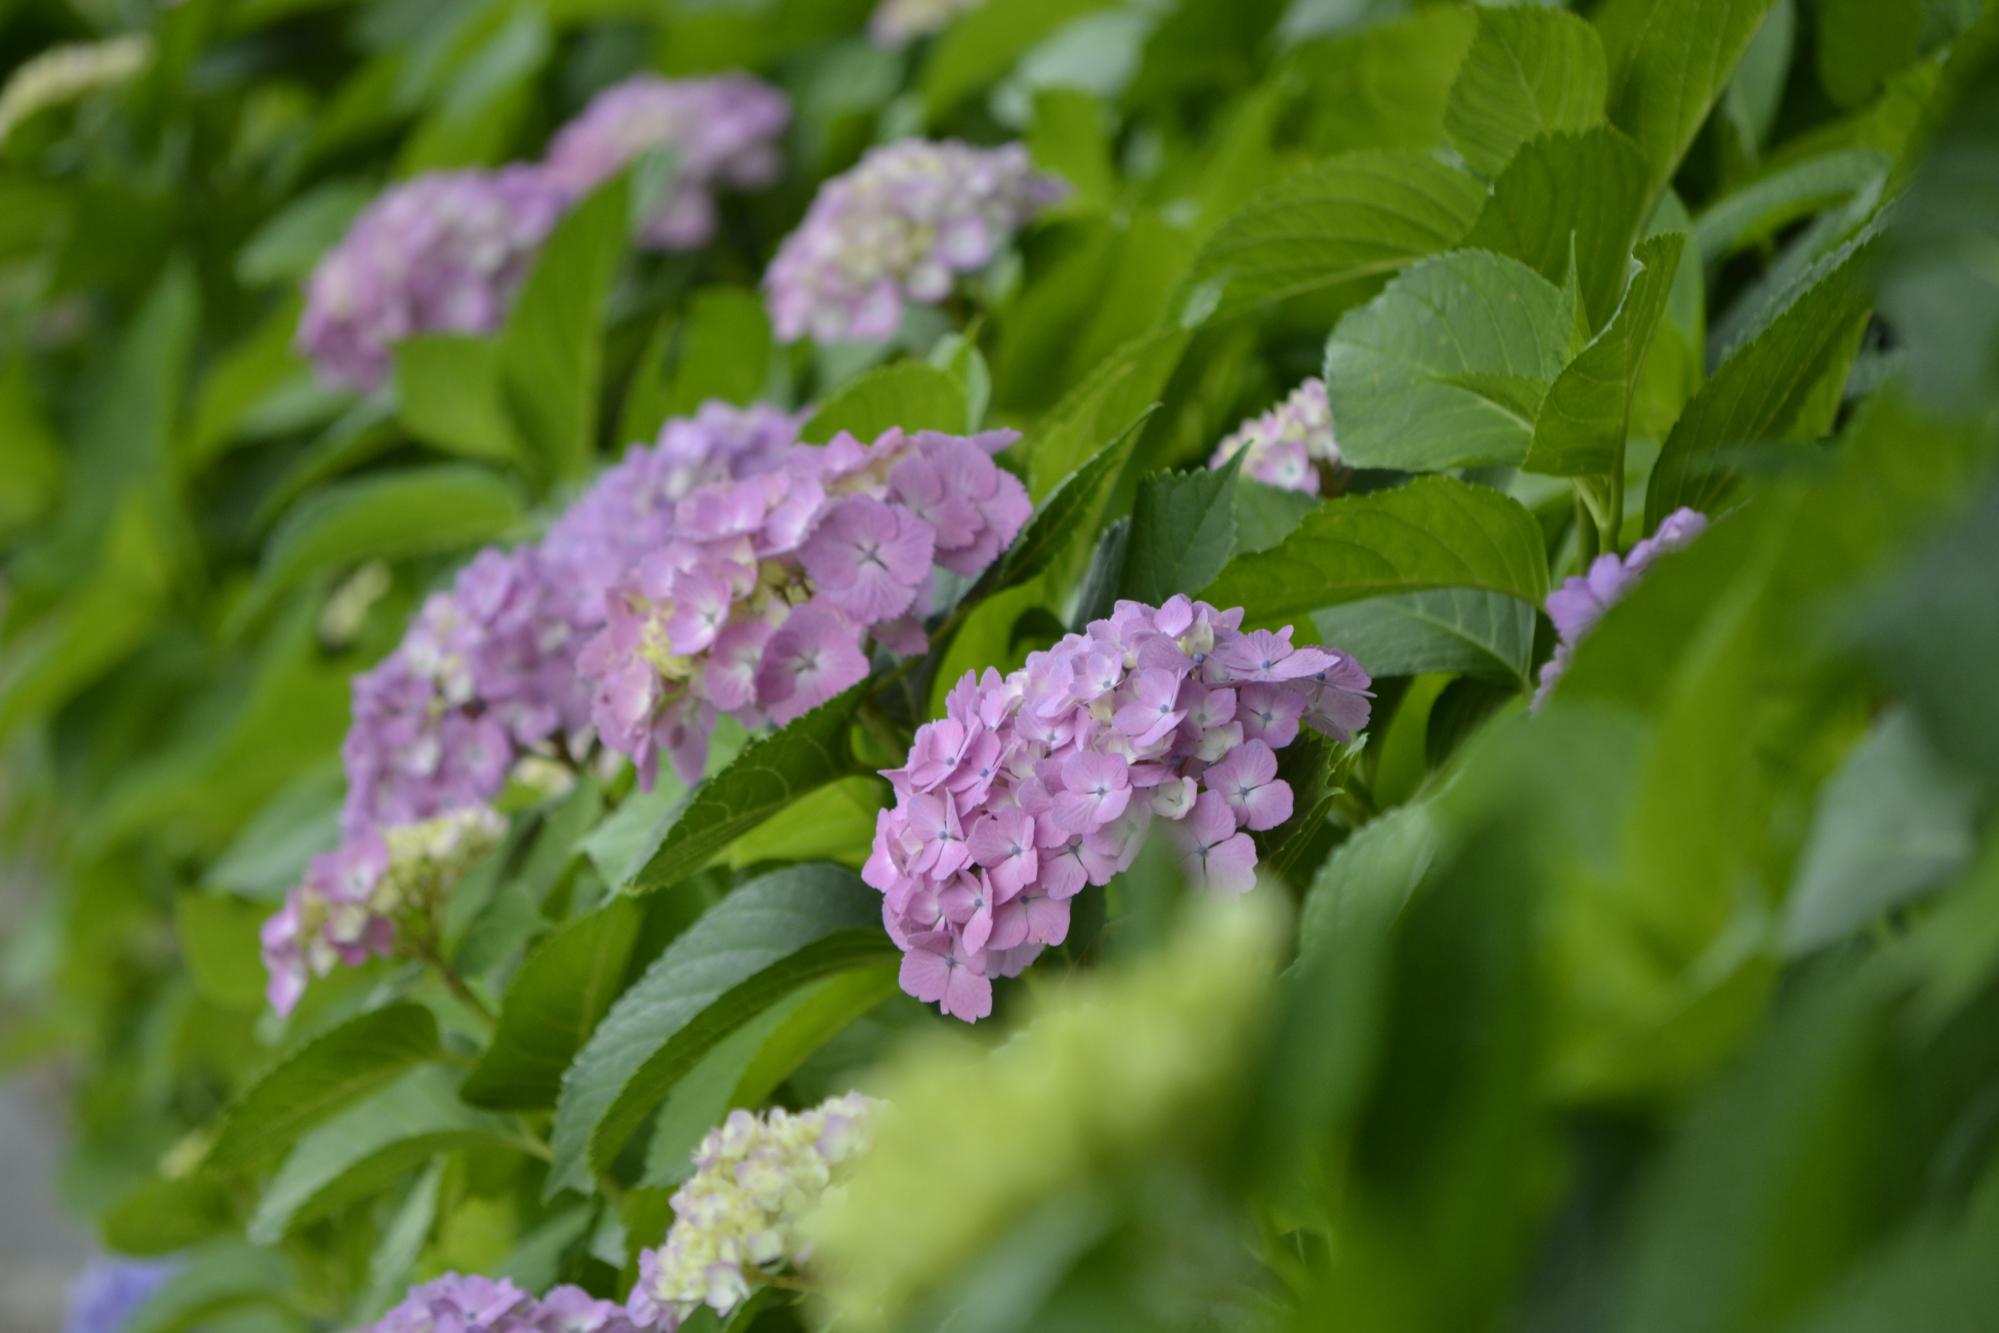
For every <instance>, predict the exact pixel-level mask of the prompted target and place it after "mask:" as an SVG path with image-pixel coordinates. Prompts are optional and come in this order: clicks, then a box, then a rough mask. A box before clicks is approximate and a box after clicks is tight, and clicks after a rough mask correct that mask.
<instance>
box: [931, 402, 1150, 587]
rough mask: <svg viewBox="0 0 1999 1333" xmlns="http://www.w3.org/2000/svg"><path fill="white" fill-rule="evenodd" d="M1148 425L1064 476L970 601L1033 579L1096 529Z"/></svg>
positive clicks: (1140, 424) (1123, 434)
mask: <svg viewBox="0 0 1999 1333" xmlns="http://www.w3.org/2000/svg"><path fill="white" fill-rule="evenodd" d="M1147 415H1150V414H1149V413H1147ZM1144 429H1145V417H1143V416H1141V417H1140V418H1139V419H1138V420H1136V421H1132V422H1130V423H1129V424H1128V425H1126V426H1125V428H1124V429H1123V430H1122V431H1120V432H1118V434H1117V436H1116V437H1115V438H1114V439H1112V440H1111V442H1110V443H1108V444H1106V445H1104V446H1103V447H1102V448H1100V449H1098V450H1097V451H1096V452H1095V453H1094V454H1092V455H1090V456H1089V457H1088V458H1086V459H1084V461H1083V462H1082V463H1081V465H1079V466H1078V467H1077V468H1076V470H1075V471H1074V472H1071V473H1070V474H1069V475H1068V476H1066V477H1064V478H1063V479H1062V480H1061V482H1060V483H1059V484H1058V485H1057V486H1056V487H1055V489H1054V490H1052V491H1050V492H1049V493H1048V495H1047V497H1046V498H1045V499H1043V500H1042V502H1041V504H1040V506H1039V507H1038V508H1036V509H1035V511H1034V514H1033V516H1032V517H1030V518H1029V519H1028V520H1027V523H1026V526H1024V527H1022V528H1021V530H1020V535H1019V536H1017V537H1015V538H1014V539H1013V544H1012V545H1011V546H1009V547H1007V548H1006V550H1004V551H1002V552H1001V553H1000V557H999V559H998V560H995V561H994V562H993V564H992V566H991V567H990V568H989V569H987V570H986V572H985V573H984V574H982V575H980V577H979V581H978V582H977V583H975V584H973V585H972V590H971V591H970V592H969V593H967V594H966V595H965V597H966V601H967V603H968V604H969V603H971V602H975V601H982V600H984V599H985V598H988V597H991V596H993V595H994V594H996V593H1001V592H1004V591H1006V590H1007V589H1008V588H1013V587H1017V586H1018V585H1020V584H1022V583H1025V582H1027V581H1028V580H1029V579H1031V578H1033V577H1034V576H1035V575H1037V574H1039V573H1040V572H1041V571H1042V570H1044V569H1046V568H1048V566H1049V565H1051V564H1053V563H1054V562H1055V560H1056V558H1057V557H1058V556H1060V555H1061V554H1062V553H1063V552H1064V551H1066V550H1068V549H1069V548H1070V546H1071V545H1072V544H1073V543H1075V542H1077V541H1078V540H1080V539H1081V537H1082V536H1083V535H1084V534H1094V533H1095V532H1096V530H1097V520H1098V515H1099V513H1100V512H1101V510H1102V508H1103V505H1104V502H1105V500H1106V499H1107V498H1108V497H1109V495H1110V493H1111V490H1112V488H1113V487H1114V486H1116V484H1117V479H1118V476H1119V474H1120V473H1121V472H1123V470H1124V464H1125V459H1126V458H1127V457H1128V456H1129V455H1130V453H1131V449H1132V446H1133V445H1134V444H1135V443H1136V442H1137V440H1138V435H1139V432H1140V431H1142V430H1144Z"/></svg>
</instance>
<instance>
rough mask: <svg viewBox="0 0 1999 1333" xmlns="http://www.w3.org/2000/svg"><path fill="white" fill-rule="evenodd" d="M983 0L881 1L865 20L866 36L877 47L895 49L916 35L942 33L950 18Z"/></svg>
mask: <svg viewBox="0 0 1999 1333" xmlns="http://www.w3.org/2000/svg"><path fill="white" fill-rule="evenodd" d="M985 2H986V0H881V3H880V4H878V5H876V6H875V12H874V16H873V17H872V18H870V19H869V20H868V35H869V36H870V37H872V38H874V42H875V45H876V46H883V47H887V48H888V49H890V50H894V49H896V48H897V47H902V46H907V45H909V43H911V42H913V41H915V40H916V39H917V38H918V37H928V36H929V35H930V34H931V33H933V32H942V31H943V30H944V29H945V28H947V27H949V26H950V25H951V20H952V19H954V18H956V17H958V15H960V14H963V13H965V12H967V11H968V10H973V9H977V8H978V7H979V6H980V5H982V4H984V3H985Z"/></svg>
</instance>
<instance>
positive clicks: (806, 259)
mask: <svg viewBox="0 0 1999 1333" xmlns="http://www.w3.org/2000/svg"><path fill="white" fill-rule="evenodd" d="M1067 192H1068V187H1067V186H1066V185H1064V184H1063V183H1062V182H1061V181H1059V180H1057V179H1056V178H1054V177H1052V176H1046V175H1042V174H1040V173H1039V172H1036V171H1035V170H1034V167H1033V164H1032V163H1031V162H1030V161H1029V160H1028V156H1027V149H1026V148H1025V147H1024V146H1023V145H1020V144H1009V145H1007V146H1005V147H1003V148H995V149H980V148H974V147H972V146H970V145H969V144H964V143H960V142H958V141H956V140H946V141H943V142H935V143H933V142H930V141H927V140H923V139H905V140H903V141H901V142H898V143H892V144H887V145H885V146H883V147H879V148H875V149H872V150H870V151H869V153H868V154H867V156H865V157H863V158H862V159H861V161H860V163H859V165H857V166H855V167H854V168H853V170H851V171H849V172H847V173H846V174H844V175H841V176H836V177H834V178H833V179H832V180H830V181H828V182H826V184H825V185H824V186H823V187H821V189H820V191H819V194H818V197H817V198H815V199H814V200H813V201H812V207H811V209H810V211H808V212H807V213H806V215H805V221H804V222H803V223H802V224H800V226H799V228H798V230H797V231H795V232H793V233H792V234H791V235H790V236H788V237H786V238H785V241H784V244H783V245H781V246H780V247H779V248H778V252H777V257H776V258H775V259H773V260H772V261H771V265H770V270H769V272H767V273H766V274H765V275H764V291H765V294H766V297H767V301H768V304H769V307H770V313H771V319H772V322H773V323H774V324H775V325H776V328H777V332H778V336H779V337H781V338H783V339H785V340H786V341H792V340H794V339H798V338H802V337H804V336H806V335H807V334H810V335H811V336H812V337H814V338H817V339H819V340H820V341H822V342H870V341H875V340H879V339H883V338H887V337H888V336H890V335H891V334H893V333H894V332H895V331H896V328H897V326H899V325H900V324H901V322H902V311H903V305H904V303H905V302H913V303H915V304H917V305H935V304H937V303H938V302H940V301H942V300H943V299H944V298H945V297H946V296H948V295H949V294H950V292H951V285H952V283H953V282H954V281H955V280H956V278H957V276H958V275H959V274H963V273H972V272H976V271H977V270H979V269H982V268H984V267H985V266H986V265H988V264H990V263H991V262H992V261H993V259H994V258H995V257H996V256H997V255H998V254H999V252H1000V249H1001V247H1003V246H1004V245H1005V244H1006V242H1007V240H1008V239H1009V238H1010V237H1011V236H1012V235H1013V233H1014V232H1016V231H1018V230H1019V229H1020V228H1021V227H1022V226H1024V225H1026V223H1027V221H1028V220H1029V219H1030V218H1032V217H1033V216H1034V215H1035V213H1037V212H1039V211H1040V210H1041V209H1042V208H1044V207H1046V206H1047V205H1049V204H1051V203H1054V202H1056V201H1057V200H1059V199H1061V198H1062V197H1063V196H1064V195H1065V194H1066V193H1067Z"/></svg>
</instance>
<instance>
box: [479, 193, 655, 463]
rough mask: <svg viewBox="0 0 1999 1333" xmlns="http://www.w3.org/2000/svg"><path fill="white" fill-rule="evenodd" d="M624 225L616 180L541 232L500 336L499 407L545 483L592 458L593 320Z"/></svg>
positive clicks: (597, 342) (599, 360) (625, 197)
mask: <svg viewBox="0 0 1999 1333" xmlns="http://www.w3.org/2000/svg"><path fill="white" fill-rule="evenodd" d="M629 226H630V199H629V186H628V183H627V178H626V177H625V176H624V175H622V174H621V175H619V176H617V177H614V178H613V179H612V180H610V181H608V182H606V183H605V184H604V185H602V186H599V187H598V188H597V189H596V190H595V191H594V192H592V193H591V195H590V196H589V197H588V198H586V199H585V200H584V201H583V202H582V203H580V204H578V205H577V206H576V207H575V208H573V209H572V210H570V212H569V214H568V215H567V216H566V217H564V218H563V220H562V221H561V222H560V223H559V224H557V226H556V228H555V230H554V231H553V232H551V233H550V234H549V237H548V240H547V241H546V242H544V243H543V245H542V248H541V251H540V253H539V254H538V255H536V257H535V261H534V267H533V268H531V269H530V270H529V271H528V275H527V279H526V281H525V282H523V283H522V285H521V290H520V294H519V295H518V296H517V297H516V298H515V299H514V307H513V310H512V311H511V312H510V313H509V314H508V316H507V323H506V328H505V330H504V331H503V332H502V333H501V336H500V368H501V377H502V386H503V388H504V391H505V394H506V401H507V403H508V405H509V406H510V407H511V408H512V410H513V413H514V416H515V419H516V421H517V422H518V424H519V428H520V433H521V436H522V438H523V439H524V440H525V441H526V442H527V444H528V446H529V449H530V451H531V455H532V456H533V457H534V458H536V459H537V460H538V462H539V463H540V465H541V467H542V468H543V470H544V471H545V472H546V473H547V474H548V475H549V476H551V477H556V478H562V479H567V478H573V477H581V476H582V475H583V474H584V473H585V472H587V471H588V470H589V467H590V460H591V457H592V455H594V454H595V452H596V435H597V398H598V388H599V385H600V384H601V382H602V380H603V375H604V344H603V333H602V330H601V329H600V328H599V327H598V321H599V320H600V318H601V317H602V313H603V309H604V302H605V299H606V298H607V297H608V296H609V294H610V290H611V280H612V278H613V277H615V276H616V275H617V272H618V265H619V263H620V261H622V260H623V259H624V255H625V243H626V237H627V232H628V229H629Z"/></svg>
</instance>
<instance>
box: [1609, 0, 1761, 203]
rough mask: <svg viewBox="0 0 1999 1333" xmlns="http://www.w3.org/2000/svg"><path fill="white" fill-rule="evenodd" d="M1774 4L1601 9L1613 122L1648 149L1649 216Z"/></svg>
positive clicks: (1708, 1)
mask: <svg viewBox="0 0 1999 1333" xmlns="http://www.w3.org/2000/svg"><path fill="white" fill-rule="evenodd" d="M1773 2H1774V0H1608V3H1606V4H1605V5H1603V6H1602V7H1601V8H1600V9H1599V10H1598V11H1597V14H1596V16H1595V21H1596V26H1597V30H1598V31H1599V32H1600V33H1602V35H1603V45H1604V51H1605V53H1606V54H1607V55H1608V56H1609V57H1610V119H1611V121H1612V123H1614V124H1615V125H1617V126H1618V127H1619V128H1620V129H1622V130H1623V131H1624V132H1625V133H1626V134H1629V135H1630V136H1631V137H1632V138H1633V139H1635V140H1636V141H1637V143H1638V146H1639V148H1641V149H1643V150H1644V153H1645V160H1646V162H1647V163H1648V164H1649V166H1650V170H1649V172H1648V173H1647V177H1646V191H1645V199H1646V211H1647V212H1648V213H1649V211H1650V209H1651V205H1652V204H1653V203H1655V202H1656V201H1657V200H1658V198H1659V196H1660V195H1661V194H1662V193H1664V191H1665V189H1666V185H1667V183H1668V182H1669V181H1671V180H1672V179H1673V173H1674V172H1675V171H1677V170H1678V169H1679V165H1680V159H1681V158H1682V157H1684V156H1685V155H1686V151H1687V148H1688V146H1689V145H1691V144H1692V143H1693V141H1694V135H1695V134H1696V133H1698V132H1699V130H1700V127H1701V122H1703V121H1705V120H1706V119H1707V115H1708V111H1709V110H1710V109H1711V108H1712V107H1713V106H1714V103H1715V100H1716V99H1717V98H1719V97H1720V96H1721V90H1722V89H1723V88H1724V87H1726V86H1727V84H1728V80H1729V76H1730V75H1731V74H1733V73H1734V71H1735V65H1736V62H1737V61H1739V60H1740V59H1741V58H1742V53H1743V52H1744V51H1745V50H1747V49H1748V47H1749V40H1750V38H1752V37H1754V36H1755V35H1756V28H1757V25H1758V24H1760V23H1761V22H1762V21H1763V13H1764V11H1765V10H1767V9H1769V8H1770V6H1771V4H1772V3H1773Z"/></svg>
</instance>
